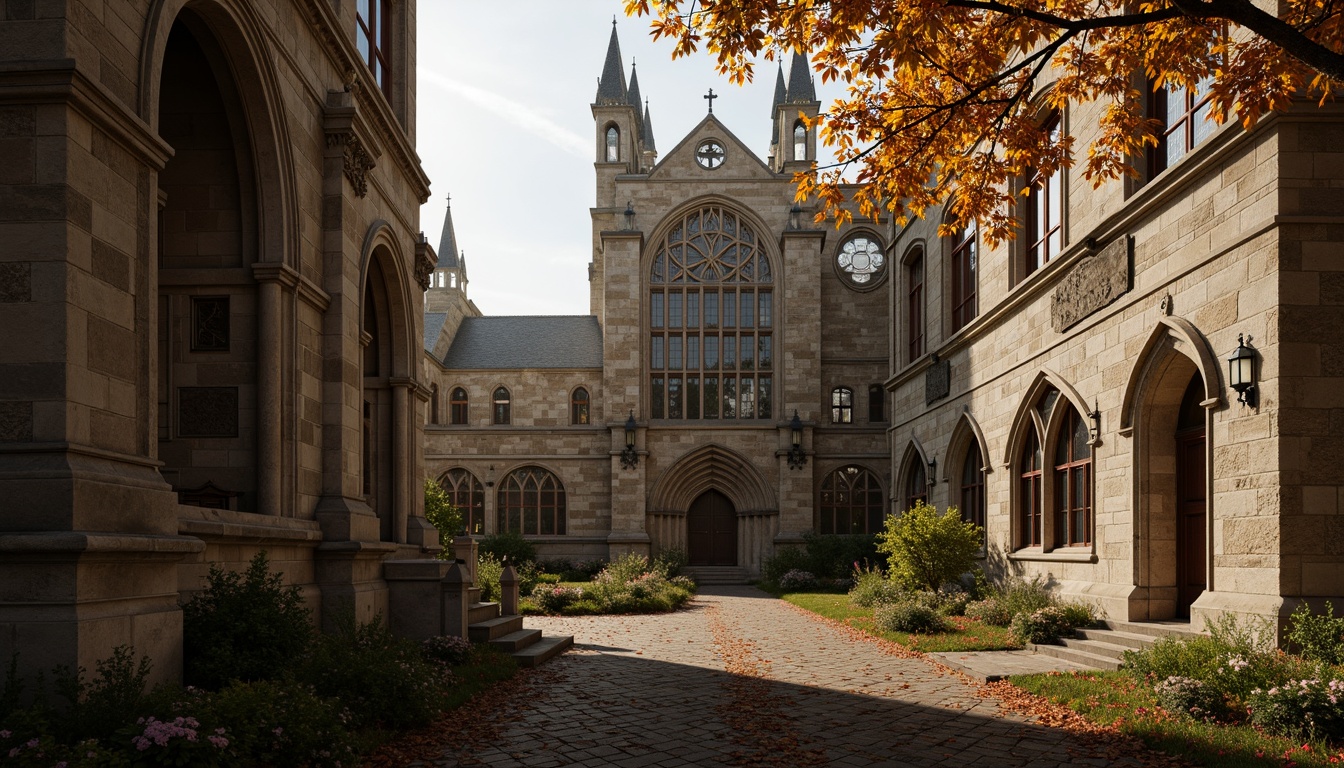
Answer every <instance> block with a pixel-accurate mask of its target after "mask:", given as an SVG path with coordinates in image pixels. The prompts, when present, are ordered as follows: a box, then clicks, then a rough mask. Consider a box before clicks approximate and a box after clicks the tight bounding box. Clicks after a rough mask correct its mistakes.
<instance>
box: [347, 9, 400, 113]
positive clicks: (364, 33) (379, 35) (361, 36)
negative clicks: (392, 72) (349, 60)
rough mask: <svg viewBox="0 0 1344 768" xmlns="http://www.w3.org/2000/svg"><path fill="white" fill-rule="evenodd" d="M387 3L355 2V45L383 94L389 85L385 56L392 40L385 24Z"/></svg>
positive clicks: (387, 25)
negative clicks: (356, 26)
mask: <svg viewBox="0 0 1344 768" xmlns="http://www.w3.org/2000/svg"><path fill="white" fill-rule="evenodd" d="M387 2H388V0H357V2H356V3H355V23H356V24H358V26H359V28H358V29H357V30H356V33H355V44H356V45H357V46H358V47H359V55H360V56H363V57H364V63H365V64H368V65H369V70H370V71H372V72H373V79H374V81H375V82H377V83H378V87H379V88H380V89H382V91H383V93H387V92H388V91H389V88H390V84H391V80H390V79H389V78H388V75H387V55H388V52H389V50H390V49H391V45H390V42H391V39H392V36H391V34H390V30H391V26H390V25H389V24H388V23H387Z"/></svg>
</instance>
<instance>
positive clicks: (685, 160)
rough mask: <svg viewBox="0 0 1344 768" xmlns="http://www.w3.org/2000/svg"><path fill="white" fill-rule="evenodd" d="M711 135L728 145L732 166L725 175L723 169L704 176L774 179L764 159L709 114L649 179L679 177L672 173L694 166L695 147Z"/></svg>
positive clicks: (651, 173) (671, 152) (670, 153)
mask: <svg viewBox="0 0 1344 768" xmlns="http://www.w3.org/2000/svg"><path fill="white" fill-rule="evenodd" d="M711 135H712V136H713V137H714V138H717V139H720V140H721V141H723V142H724V144H725V145H726V146H725V149H727V150H728V153H729V165H728V166H726V167H727V168H728V170H727V172H726V173H725V172H724V170H723V169H719V170H717V171H704V172H705V173H713V174H714V175H715V177H717V178H723V179H740V178H742V177H744V176H747V177H758V178H762V179H765V178H773V177H775V172H774V171H772V170H770V167H769V166H767V165H766V164H765V163H763V162H762V161H761V158H759V157H757V156H756V153H755V152H753V151H751V148H750V147H748V146H747V145H746V144H744V143H742V140H741V139H739V138H737V135H736V134H734V133H733V132H732V131H730V130H728V127H727V126H725V125H724V124H723V123H721V122H719V118H718V116H716V115H714V114H713V113H710V114H707V115H705V118H704V119H703V120H701V121H700V122H699V123H698V124H697V125H696V126H695V127H694V128H692V129H691V130H690V131H688V132H687V133H686V135H685V136H683V137H682V139H681V141H680V142H678V143H677V146H675V147H673V148H672V149H670V150H668V153H667V154H666V155H664V156H663V158H662V160H660V161H659V162H658V165H656V166H654V168H653V170H652V171H650V172H649V179H650V180H656V179H661V178H664V177H665V176H668V175H669V174H675V173H679V171H674V170H672V169H673V168H674V167H675V166H676V165H678V164H679V163H680V164H688V165H689V166H694V165H695V157H694V155H695V148H696V145H697V144H698V143H699V141H700V140H701V139H702V138H708V137H709V136H711ZM683 155H684V156H683ZM739 158H742V159H745V162H741V161H740V160H739Z"/></svg>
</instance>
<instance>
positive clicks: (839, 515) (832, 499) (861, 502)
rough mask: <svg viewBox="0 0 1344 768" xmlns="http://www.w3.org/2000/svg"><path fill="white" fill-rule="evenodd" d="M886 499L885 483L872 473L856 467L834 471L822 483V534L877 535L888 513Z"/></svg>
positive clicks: (820, 498)
mask: <svg viewBox="0 0 1344 768" xmlns="http://www.w3.org/2000/svg"><path fill="white" fill-rule="evenodd" d="M883 499H884V495H883V492H882V482H881V480H879V479H878V477H877V474H876V473H874V472H872V471H871V470H868V469H866V468H864V467H860V466H858V465H856V464H849V465H846V466H843V467H837V468H836V469H834V470H831V471H830V472H828V473H827V474H826V477H825V478H823V479H822V481H821V491H820V493H819V498H818V500H817V510H818V511H817V514H818V519H817V531H818V533H821V534H823V535H826V534H837V535H844V534H873V533H877V532H878V531H880V530H882V523H883V520H884V519H885V518H886V514H887V510H886V503H885V502H884V501H883ZM842 521H843V523H844V525H843V526H842V525H841V522H842Z"/></svg>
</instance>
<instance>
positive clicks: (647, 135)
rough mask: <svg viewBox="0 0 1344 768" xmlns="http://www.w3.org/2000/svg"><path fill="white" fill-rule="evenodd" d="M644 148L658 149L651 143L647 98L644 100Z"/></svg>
mask: <svg viewBox="0 0 1344 768" xmlns="http://www.w3.org/2000/svg"><path fill="white" fill-rule="evenodd" d="M642 138H643V139H644V149H645V151H648V152H656V151H658V147H657V146H656V145H654V143H653V120H652V119H650V118H649V100H648V99H645V100H644V136H643V137H642Z"/></svg>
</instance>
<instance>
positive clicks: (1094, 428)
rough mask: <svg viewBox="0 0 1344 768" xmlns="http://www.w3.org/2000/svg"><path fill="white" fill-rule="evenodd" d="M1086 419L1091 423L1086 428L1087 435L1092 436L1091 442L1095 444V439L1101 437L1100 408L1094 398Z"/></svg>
mask: <svg viewBox="0 0 1344 768" xmlns="http://www.w3.org/2000/svg"><path fill="white" fill-rule="evenodd" d="M1087 418H1088V420H1090V421H1091V422H1092V423H1091V424H1090V425H1089V426H1088V428H1087V436H1088V437H1090V438H1092V444H1093V445H1096V444H1097V439H1098V438H1100V437H1101V408H1100V406H1099V405H1098V404H1097V401H1096V400H1093V401H1092V412H1091V413H1089V414H1087Z"/></svg>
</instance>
